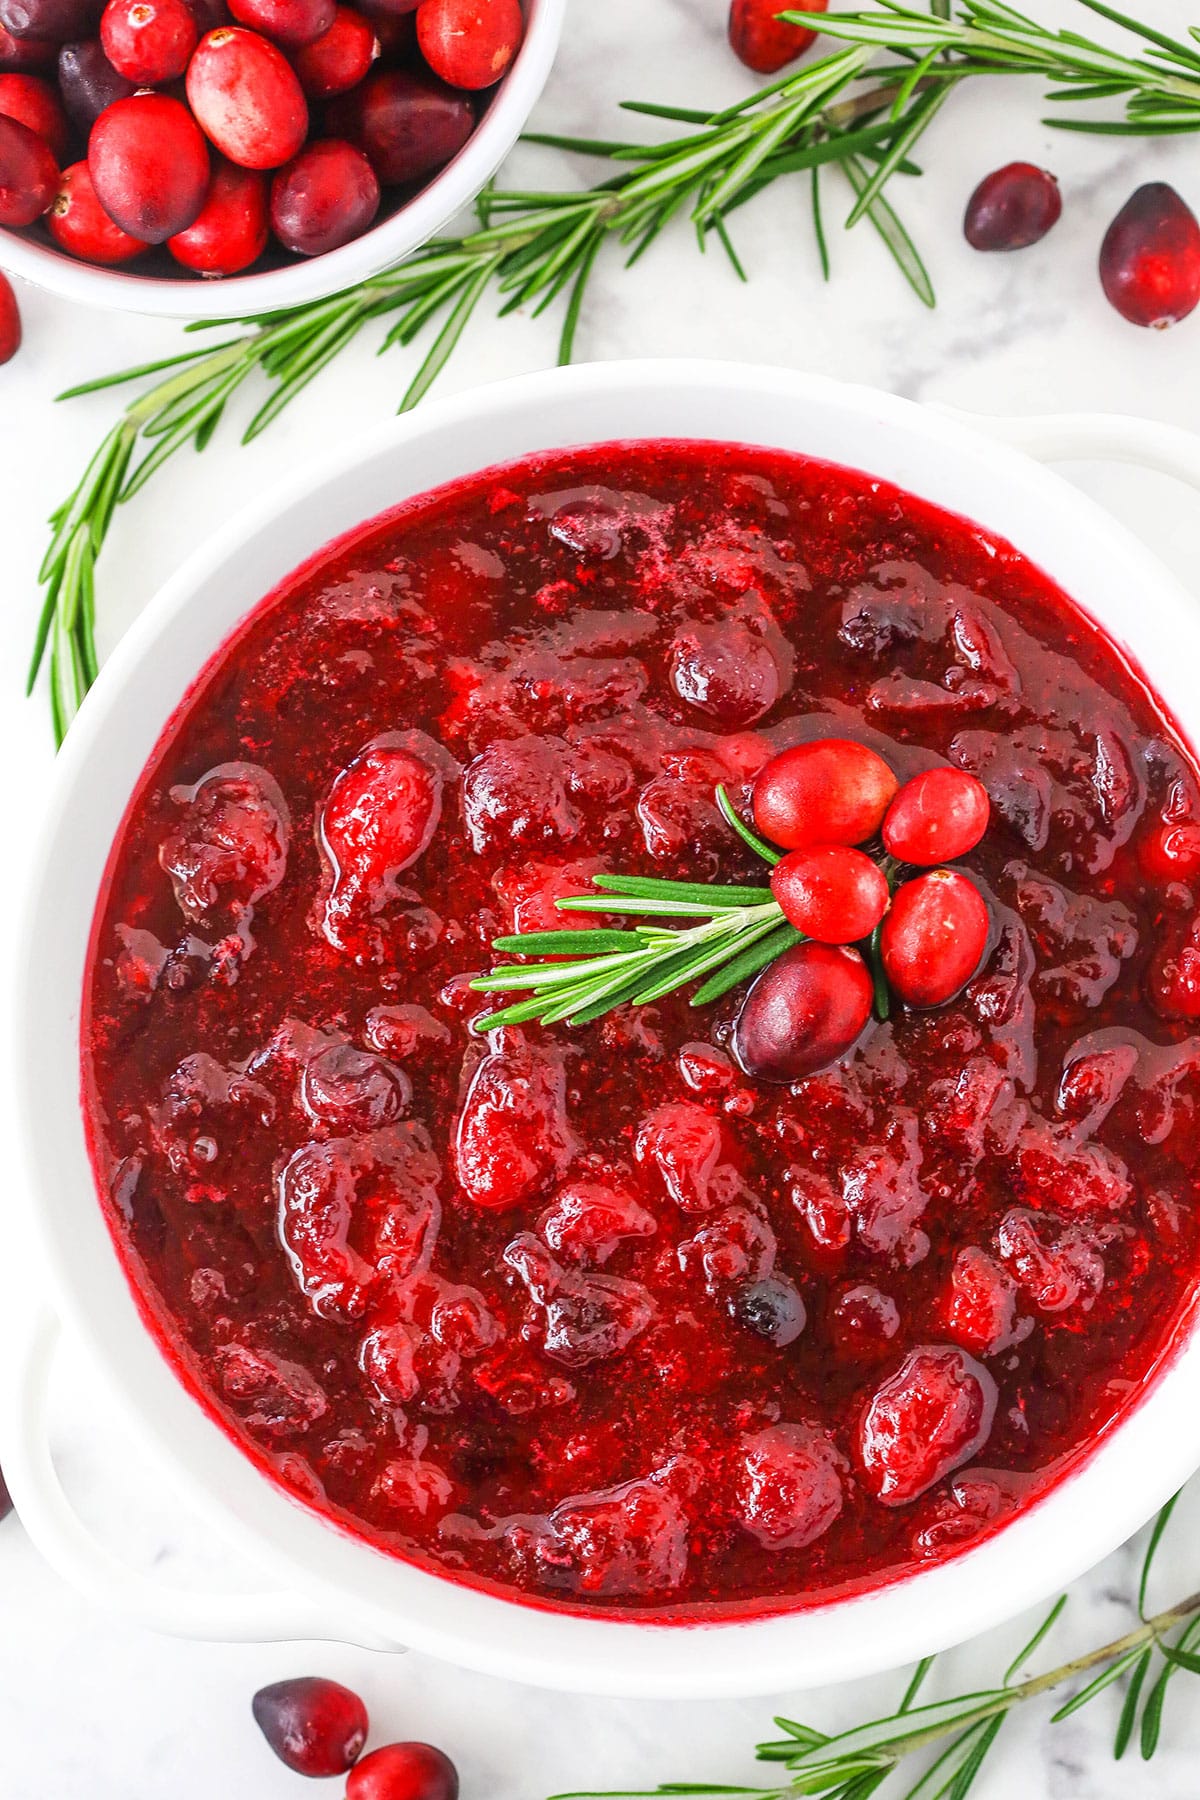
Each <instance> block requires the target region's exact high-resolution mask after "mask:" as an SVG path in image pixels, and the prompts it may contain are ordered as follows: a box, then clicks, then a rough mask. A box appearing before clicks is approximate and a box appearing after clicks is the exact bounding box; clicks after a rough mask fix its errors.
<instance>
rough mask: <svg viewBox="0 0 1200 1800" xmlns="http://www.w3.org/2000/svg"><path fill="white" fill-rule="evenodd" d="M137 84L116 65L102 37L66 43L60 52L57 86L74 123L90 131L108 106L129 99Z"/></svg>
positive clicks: (83, 129) (81, 128) (82, 129)
mask: <svg viewBox="0 0 1200 1800" xmlns="http://www.w3.org/2000/svg"><path fill="white" fill-rule="evenodd" d="M134 86H135V84H134V83H133V82H132V81H129V80H127V79H126V77H125V76H124V75H122V74H120V73H119V72H118V71H117V70H116V69H114V68H113V66H112V64H111V63H110V62H109V60H108V58H107V56H106V55H105V54H104V46H103V44H102V43H101V42H100V40H99V38H85V39H84V41H83V42H82V43H80V44H64V45H63V47H62V49H61V50H60V51H59V53H58V88H59V92H60V93H61V95H62V97H63V104H64V106H65V107H66V109H67V112H68V114H69V115H70V118H71V120H72V122H73V123H74V124H75V125H77V126H78V127H79V129H80V130H81V131H90V130H91V128H92V126H93V125H94V124H95V123H96V120H97V119H98V118H99V117H100V114H101V113H102V112H103V111H104V109H105V107H107V106H111V105H112V104H113V102H114V101H116V100H128V98H129V96H130V94H132V93H133V91H134Z"/></svg>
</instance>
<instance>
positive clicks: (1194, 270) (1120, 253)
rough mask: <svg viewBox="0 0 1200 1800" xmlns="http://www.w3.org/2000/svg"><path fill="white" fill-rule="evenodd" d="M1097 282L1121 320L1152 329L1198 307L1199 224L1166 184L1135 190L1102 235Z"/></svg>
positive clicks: (1185, 315)
mask: <svg viewBox="0 0 1200 1800" xmlns="http://www.w3.org/2000/svg"><path fill="white" fill-rule="evenodd" d="M1100 281H1101V284H1102V286H1103V288H1104V292H1105V294H1106V296H1107V298H1108V299H1109V300H1110V301H1111V302H1112V304H1113V305H1114V306H1115V307H1116V309H1117V311H1118V312H1119V313H1120V315H1121V317H1122V318H1123V319H1128V320H1129V323H1130V324H1131V325H1150V326H1152V327H1153V328H1154V329H1155V330H1156V331H1161V330H1163V329H1165V327H1166V326H1168V325H1174V324H1176V323H1177V322H1178V321H1179V320H1180V319H1186V318H1187V316H1188V314H1189V313H1190V312H1192V311H1193V309H1194V308H1195V307H1196V305H1197V304H1198V303H1200V223H1198V222H1197V219H1196V215H1195V213H1193V212H1192V210H1191V208H1190V207H1189V206H1187V205H1185V203H1184V202H1183V201H1182V200H1181V199H1180V197H1179V195H1178V194H1177V193H1176V192H1175V189H1174V188H1173V187H1169V186H1168V185H1167V183H1166V182H1165V181H1148V182H1147V183H1146V185H1145V186H1144V187H1140V188H1138V190H1137V192H1136V193H1135V194H1133V195H1132V196H1131V197H1130V198H1129V199H1128V200H1127V201H1126V202H1125V204H1124V206H1123V207H1122V208H1121V210H1120V212H1119V213H1118V214H1117V216H1116V218H1115V219H1114V220H1113V222H1112V224H1111V225H1110V226H1109V228H1108V230H1107V231H1106V232H1105V234H1104V242H1103V244H1102V245H1101V246H1100Z"/></svg>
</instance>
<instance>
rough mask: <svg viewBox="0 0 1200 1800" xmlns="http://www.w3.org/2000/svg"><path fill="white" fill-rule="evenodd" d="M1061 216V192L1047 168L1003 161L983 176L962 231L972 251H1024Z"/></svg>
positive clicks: (968, 205) (1056, 222)
mask: <svg viewBox="0 0 1200 1800" xmlns="http://www.w3.org/2000/svg"><path fill="white" fill-rule="evenodd" d="M1061 217H1062V194H1061V193H1060V192H1059V186H1058V182H1057V181H1056V180H1055V179H1054V176H1053V175H1052V174H1051V173H1050V171H1049V169H1039V168H1038V167H1037V166H1036V164H1034V163H1023V162H1013V163H1005V165H1004V167H1003V168H1002V169H993V170H992V173H991V174H990V175H985V176H984V178H983V180H982V181H981V182H980V183H979V186H978V187H977V188H976V189H975V192H974V193H973V194H972V195H971V198H970V199H969V200H968V201H967V211H966V216H965V218H964V219H963V234H964V236H965V237H966V240H967V242H968V244H970V246H971V248H972V250H1024V249H1025V248H1026V246H1027V245H1029V244H1036V243H1038V242H1040V240H1041V239H1042V238H1044V237H1045V235H1046V233H1047V232H1048V231H1049V230H1050V228H1051V226H1053V225H1057V224H1058V221H1059V219H1060V218H1061Z"/></svg>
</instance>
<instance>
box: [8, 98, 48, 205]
mask: <svg viewBox="0 0 1200 1800" xmlns="http://www.w3.org/2000/svg"><path fill="white" fill-rule="evenodd" d="M57 192H58V164H57V163H56V162H55V160H54V153H53V151H52V150H51V148H50V146H49V144H48V143H47V142H46V140H45V138H41V137H39V136H38V134H37V132H36V131H30V129H29V127H28V125H22V123H21V121H20V120H19V119H10V118H8V117H7V116H6V115H5V114H3V113H0V225H32V224H33V221H34V220H35V219H40V218H41V216H42V214H43V213H44V212H45V210H46V208H47V207H48V206H49V205H50V202H51V201H52V200H53V199H54V196H55V194H56V193H57Z"/></svg>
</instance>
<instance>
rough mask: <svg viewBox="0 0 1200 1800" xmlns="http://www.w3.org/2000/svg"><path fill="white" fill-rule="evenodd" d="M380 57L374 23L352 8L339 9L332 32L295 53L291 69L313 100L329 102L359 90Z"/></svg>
mask: <svg viewBox="0 0 1200 1800" xmlns="http://www.w3.org/2000/svg"><path fill="white" fill-rule="evenodd" d="M378 55H379V38H378V36H377V35H376V31H375V27H374V25H372V23H371V21H370V20H369V19H367V18H365V17H364V16H363V14H362V13H360V12H355V10H354V8H353V7H351V6H339V7H338V9H337V11H336V13H335V14H334V18H333V24H332V25H331V26H330V27H329V30H328V31H327V32H325V33H324V34H323V36H321V37H319V38H317V39H316V41H315V42H314V43H311V44H303V45H302V46H301V47H300V49H298V50H297V51H296V52H295V54H294V55H293V57H292V67H293V68H294V69H295V71H296V73H297V75H298V76H299V77H300V86H301V87H302V88H303V89H304V91H305V93H306V94H307V95H308V97H309V99H310V100H328V99H330V98H332V96H333V95H334V94H344V93H346V91H347V90H348V89H349V88H352V87H357V86H358V84H359V82H360V81H362V80H363V79H364V78H365V76H366V74H367V72H368V70H369V69H370V67H371V64H372V63H373V62H374V61H375V59H376V57H377V56H378Z"/></svg>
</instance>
